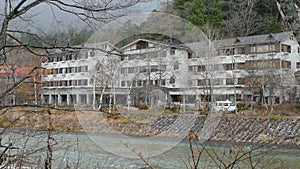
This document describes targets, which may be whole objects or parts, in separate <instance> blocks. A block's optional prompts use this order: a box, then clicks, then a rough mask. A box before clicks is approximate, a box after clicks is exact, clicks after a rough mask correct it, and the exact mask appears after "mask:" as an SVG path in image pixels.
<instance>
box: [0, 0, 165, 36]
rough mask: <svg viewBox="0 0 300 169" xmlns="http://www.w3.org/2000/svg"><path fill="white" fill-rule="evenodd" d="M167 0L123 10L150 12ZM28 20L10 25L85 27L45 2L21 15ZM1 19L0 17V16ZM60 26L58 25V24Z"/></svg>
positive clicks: (25, 27)
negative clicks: (28, 19)
mask: <svg viewBox="0 0 300 169" xmlns="http://www.w3.org/2000/svg"><path fill="white" fill-rule="evenodd" d="M166 1H167V0H153V1H150V2H148V3H140V4H138V5H136V6H134V7H132V8H130V9H126V10H125V11H124V12H125V13H126V14H132V13H138V12H151V11H153V10H155V9H156V10H160V9H161V3H162V2H166ZM0 6H1V7H0V8H1V14H3V6H4V5H3V1H2V0H0ZM29 16H30V21H21V20H19V19H18V20H15V21H14V22H12V23H11V25H10V26H13V27H17V28H18V29H21V30H28V29H30V30H32V31H37V30H40V31H44V32H45V33H46V32H49V31H57V30H58V29H59V30H61V31H66V30H69V29H70V28H71V27H73V28H82V27H86V24H85V23H83V22H82V21H80V20H79V19H78V18H76V17H74V16H73V15H71V14H68V13H65V12H62V11H60V10H58V9H57V8H56V7H51V6H49V5H47V4H46V3H43V4H41V5H39V6H37V7H35V8H33V9H31V10H30V11H29V12H28V13H26V14H25V15H24V16H23V17H24V18H29ZM0 19H1V18H0ZM57 23H59V25H60V26H58V24H57Z"/></svg>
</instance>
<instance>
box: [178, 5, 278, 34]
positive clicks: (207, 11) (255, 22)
mask: <svg viewBox="0 0 300 169" xmlns="http://www.w3.org/2000/svg"><path fill="white" fill-rule="evenodd" d="M173 10H174V11H175V13H176V14H178V15H179V16H181V17H183V18H185V19H187V20H189V21H190V22H192V23H193V24H194V25H197V26H199V27H200V28H201V29H202V30H203V31H204V32H206V34H207V35H211V37H212V38H222V37H223V38H228V37H237V36H248V35H256V34H264V33H270V32H280V31H282V30H283V25H281V18H280V15H279V11H278V9H277V5H276V2H275V1H265V0H252V1H244V0H225V1H220V0H192V1H188V0H174V3H173Z"/></svg>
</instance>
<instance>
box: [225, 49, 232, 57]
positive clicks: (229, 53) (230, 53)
mask: <svg viewBox="0 0 300 169" xmlns="http://www.w3.org/2000/svg"><path fill="white" fill-rule="evenodd" d="M226 55H227V56H229V55H233V48H229V49H226Z"/></svg>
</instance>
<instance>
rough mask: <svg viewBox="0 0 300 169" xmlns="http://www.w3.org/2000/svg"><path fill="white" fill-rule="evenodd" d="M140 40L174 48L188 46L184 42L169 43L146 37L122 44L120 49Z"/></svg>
mask: <svg viewBox="0 0 300 169" xmlns="http://www.w3.org/2000/svg"><path fill="white" fill-rule="evenodd" d="M141 41H144V42H148V43H153V44H156V45H158V46H160V45H161V46H166V47H174V48H184V49H187V48H188V47H187V46H186V45H184V44H176V43H170V42H162V41H155V40H148V39H137V40H135V41H133V42H131V43H129V44H127V45H125V46H123V47H122V48H121V50H124V49H126V48H128V47H129V46H132V45H134V44H136V43H138V42H141Z"/></svg>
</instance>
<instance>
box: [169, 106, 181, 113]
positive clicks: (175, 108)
mask: <svg viewBox="0 0 300 169" xmlns="http://www.w3.org/2000/svg"><path fill="white" fill-rule="evenodd" d="M170 110H171V111H172V112H173V113H179V111H180V105H174V106H172V107H171V109H170Z"/></svg>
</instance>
